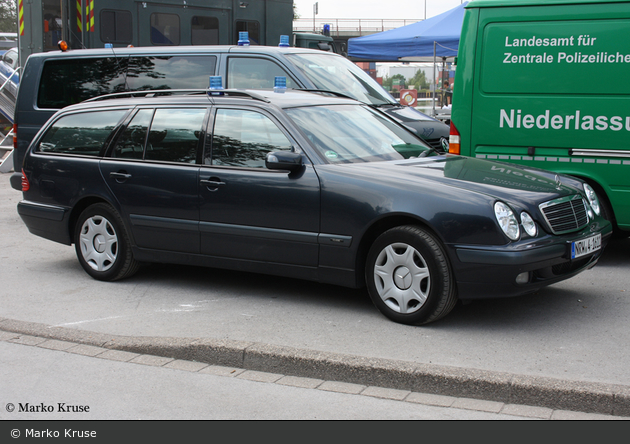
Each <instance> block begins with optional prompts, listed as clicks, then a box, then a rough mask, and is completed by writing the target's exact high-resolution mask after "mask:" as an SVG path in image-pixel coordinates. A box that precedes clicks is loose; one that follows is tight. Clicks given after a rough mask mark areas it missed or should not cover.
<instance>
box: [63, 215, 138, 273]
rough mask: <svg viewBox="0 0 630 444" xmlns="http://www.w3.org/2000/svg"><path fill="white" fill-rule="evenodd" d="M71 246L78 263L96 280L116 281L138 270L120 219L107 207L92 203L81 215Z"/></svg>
mask: <svg viewBox="0 0 630 444" xmlns="http://www.w3.org/2000/svg"><path fill="white" fill-rule="evenodd" d="M74 247H75V250H76V252H77V257H78V259H79V263H80V264H81V266H82V267H83V269H84V270H85V271H86V272H87V273H88V274H89V275H90V276H92V277H93V278H95V279H98V280H101V281H116V280H119V279H123V278H125V277H128V276H131V275H132V274H134V273H135V272H136V271H138V268H139V263H138V262H137V261H136V260H135V259H134V258H133V254H132V252H131V244H130V242H129V236H128V235H127V233H126V231H125V228H124V225H123V222H122V219H121V217H120V215H119V214H118V213H117V212H116V210H114V208H112V207H111V206H110V205H107V204H103V203H99V204H94V205H92V206H90V207H88V208H87V209H85V210H84V211H83V212H82V213H81V215H80V216H79V219H78V221H77V225H76V228H75V231H74Z"/></svg>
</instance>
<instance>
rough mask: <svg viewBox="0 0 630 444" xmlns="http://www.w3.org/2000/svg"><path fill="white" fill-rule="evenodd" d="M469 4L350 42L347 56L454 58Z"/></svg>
mask: <svg viewBox="0 0 630 444" xmlns="http://www.w3.org/2000/svg"><path fill="white" fill-rule="evenodd" d="M467 4H468V2H463V3H462V4H461V5H459V6H457V7H455V8H453V9H451V10H449V11H446V12H443V13H442V14H439V15H436V16H435V17H431V18H429V19H426V20H423V21H421V22H417V23H413V24H411V25H407V26H401V27H400V28H396V29H392V30H389V31H384V32H379V33H378V34H372V35H366V36H363V37H355V38H352V39H348V57H349V58H351V59H360V60H365V61H371V62H377V61H381V62H400V61H414V62H415V61H422V62H426V61H429V60H432V59H433V57H455V56H456V55H457V49H458V48H459V36H460V34H461V32H462V21H463V19H464V7H465V6H466V5H467Z"/></svg>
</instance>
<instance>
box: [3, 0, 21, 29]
mask: <svg viewBox="0 0 630 444" xmlns="http://www.w3.org/2000/svg"><path fill="white" fill-rule="evenodd" d="M0 32H17V2H16V1H15V0H0Z"/></svg>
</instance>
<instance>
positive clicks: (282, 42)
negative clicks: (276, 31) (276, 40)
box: [278, 35, 289, 48]
mask: <svg viewBox="0 0 630 444" xmlns="http://www.w3.org/2000/svg"><path fill="white" fill-rule="evenodd" d="M278 46H280V47H281V48H286V47H287V46H289V36H288V35H281V36H280V44H279V45H278Z"/></svg>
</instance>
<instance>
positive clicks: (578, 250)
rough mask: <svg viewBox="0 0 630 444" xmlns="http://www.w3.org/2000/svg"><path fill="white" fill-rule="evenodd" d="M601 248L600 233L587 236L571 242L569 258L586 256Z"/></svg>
mask: <svg viewBox="0 0 630 444" xmlns="http://www.w3.org/2000/svg"><path fill="white" fill-rule="evenodd" d="M601 248H602V235H601V234H599V233H598V234H596V235H595V236H591V237H587V238H586V239H582V240H579V241H575V242H572V243H571V259H575V258H578V257H582V256H586V255H587V254H591V253H593V252H595V251H597V250H600V249H601Z"/></svg>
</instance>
